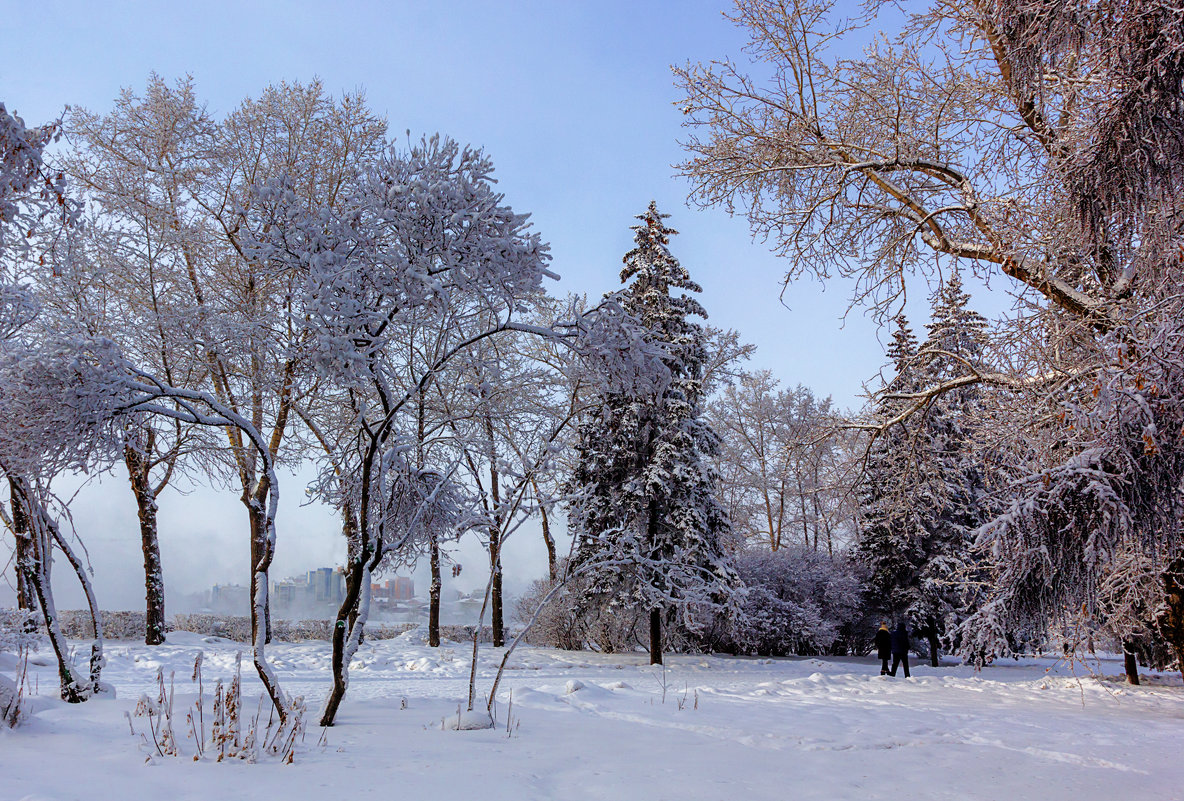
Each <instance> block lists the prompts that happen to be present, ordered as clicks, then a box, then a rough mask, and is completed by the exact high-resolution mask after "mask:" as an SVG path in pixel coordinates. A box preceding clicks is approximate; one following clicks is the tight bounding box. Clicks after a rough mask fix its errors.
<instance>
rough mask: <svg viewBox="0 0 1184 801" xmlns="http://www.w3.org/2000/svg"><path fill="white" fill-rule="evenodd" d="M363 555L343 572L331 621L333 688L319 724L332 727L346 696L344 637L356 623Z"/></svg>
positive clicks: (351, 562)
mask: <svg viewBox="0 0 1184 801" xmlns="http://www.w3.org/2000/svg"><path fill="white" fill-rule="evenodd" d="M365 568H366V560H365V554H358V555H357V558H354V559H351V560H350V562H349V566H348V568H347V570H346V575H345V598H344V599H343V600H342V602H341V606H340V607H338V609H337V619H336V620H335V621H334V623H333V656H332V659H331V665H332V670H333V687H332V689H330V690H329V697H328V698H326V699H325V706H324V709H322V710H321V725H322V726H332V725H333V721H334V720H335V719H336V717H337V708H338V707H339V706H341V699H343V698H345V690H346V687H347V686H348V684H349V677H348V674H347V670H348V668H349V665H348V664H347V661H346V648H345V644H346V639H347V637H348V635H349V634H350V633H351V632H352V631H353V629H354V627H355V626H356V625H357V611H358V599H359V598H360V597H361V594H362V584H363V582H364V581H365V582H368V581H369V579H368V576H367V571H366V569H365Z"/></svg>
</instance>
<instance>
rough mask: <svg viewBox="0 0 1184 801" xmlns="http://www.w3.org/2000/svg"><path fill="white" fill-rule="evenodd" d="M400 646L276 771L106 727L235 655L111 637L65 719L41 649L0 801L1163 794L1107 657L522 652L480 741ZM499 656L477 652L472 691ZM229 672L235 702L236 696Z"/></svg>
mask: <svg viewBox="0 0 1184 801" xmlns="http://www.w3.org/2000/svg"><path fill="white" fill-rule="evenodd" d="M417 635H418V633H417V632H411V633H409V634H408V635H404V636H403V637H400V638H398V639H395V640H386V641H374V642H369V643H367V644H365V645H364V646H363V647H362V648H361V650H360V651H359V653H358V656H357V659H356V660H355V663H354V666H353V671H352V679H351V684H350V688H349V694H348V695H347V697H346V700H345V703H344V704H343V706H342V709H341V713H340V715H339V718H338V725H337V726H335V727H334V728H332V729H330V730H328V732H327V733H326V734H325V736H324V738H323V742H318V741H319V740H320V739H321V730H320V729H318V728H317V727H316V726H315V719H313V720H310V727H309V731H308V735H307V737H306V739H305V742H304V744H303V746H302V747H301V748H300V749H299V750H298V752H297V754H296V761H295V763H294V764H292V765H282V764H277V763H275V762H263V763H260V764H254V765H251V764H245V763H242V762H237V761H236V762H232V763H222V764H216V763H213V762H209V761H203V762H194V761H192V760H191V759H188V758H187V759H177V758H170V759H161V758H159V757H157V758H154V759H153V760H152V761H151V764H149V763H146V760H145V757H146V754H147V752H148V751H147V750H146V749H144V748H143V747H142V746H141V745H140V744H139V741H138V740H137V739H136V738H133V737H132V736H131V735H130V733H129V730H128V722H127V721H126V720H124V718H123V715H124V712H125V711H130V710H132V709H133V708H134V707H135V705H136V701H137V699H138V697H139V695H140V694H141V693H143V692H148V691H151V689H152V687H153V685H154V683H155V678H156V673H157V669H158V667H160V666H162V665H163V666H164V668H165V672H166V675H167V674H168V672H169V671H175V672H176V686H177V704H176V705H177V707H178V708H183V707H184V706H185V705H186V704H188V703H190V702H191V701H192V700H193V698H194V697H195V696H194V694H193V692H192V691H191V689H190V687H191V685H190V681H189V677H190V674H191V673H192V669H193V661H194V658H195V656H196V654H197V652H198V651H199V650H200V651H204V653H205V657H204V658H205V663H204V664H205V677H206V681H207V685H206V691H207V693H208V692H209V687H210V686H211V685H212V683H213V680H214V679H216V678H217V677H220V676H221V677H229V675H230V674H231V672H232V670H233V664H234V655H235V653H236V651H238V650H240V649H241V648H242V646H240V645H238V644H236V643H232V642H229V641H226V640H219V639H217V638H206V637H199V636H197V635H193V634H188V633H185V632H173V633H171V634H170V635H169V642H168V644H167V645H164V646H159V647H155V648H149V647H147V646H144V645H142V644H135V643H130V642H116V643H111V644H109V647H108V665H107V668H106V670H105V671H104V674H103V676H104V678H105V679H106V680H107V681H109V682H111V683H112V684H113V685H114V686H115V688H116V690H117V698H116V699H115V700H96V701H91V702H88V703H86V704H82V705H78V706H69V705H66V704H63V703H61V702H59V701H56V700H54V699H53V696H54V694H55V689H56V677H55V669H54V667H53V665H52V663H51V661H50V659H49V658H48V657H49V656H50V655H49V654H47V653H45V652H42V653H41V654H39V655H37V656H38V658H37V661H38V662H40V663H42V664H39V665H34V666H33V667H32V675H33V677H34V680H35V682H36V684H37V685H38V688H39V692H40V694H41V697H38V698H35V699H33V705H34V707H35V708H36V710H37V711H36V712H35V714H34V715H33V716H32V717H31V718H30V719H29V720H28V721H27V722H26V724H25V725H24V726H22V727H21V728H19V729H17V730H15V731H0V801H68V800H69V799H87V801H92V800H94V799H120V801H122V800H123V799H162V800H163V799H169V800H170V801H171V800H172V799H211V800H212V799H216V800H217V801H222V800H223V799H238V798H270V799H283V800H284V801H303V799H317V801H331V800H332V799H339V798H350V799H354V798H357V799H370V798H373V799H390V798H405V799H417V800H418V799H453V798H456V799H462V798H463V799H483V800H484V799H490V800H492V799H565V800H566V799H612V800H613V801H628V800H630V799H644V800H645V801H658V800H659V799H679V800H680V801H683V800H685V799H733V798H734V799H744V800H745V801H748V800H749V799H765V798H768V799H794V801H798V800H799V799H828V800H832V801H833V800H834V799H878V798H883V799H887V798H892V799H920V798H924V799H943V801H944V800H945V799H967V798H969V799H1041V801H1055V800H1056V799H1074V800H1075V801H1080V799H1156V800H1157V801H1170V799H1184V758H1182V757H1181V743H1182V742H1184V688H1182V687H1181V683H1180V678H1179V676H1178V675H1176V676H1173V675H1166V676H1156V677H1152V678H1151V680H1150V681H1149V682H1148V683H1147V684H1146V685H1145V686H1141V687H1127V686H1125V685H1124V684H1122V683H1121V681H1120V680H1119V676H1118V674H1119V673H1120V671H1121V663H1120V662H1117V661H1109V660H1102V661H1100V662H1092V663H1090V664H1081V663H1078V664H1077V665H1076V666H1071V665H1068V664H1066V663H1064V662H1060V663H1058V662H1054V661H1053V660H1030V661H1023V662H1014V661H1007V662H1004V663H1001V664H999V665H997V666H992V667H990V668H988V669H986V670H984V671H983V672H981V673H975V672H974V671H972V670H970V669H969V668H964V667H954V666H950V667H941V668H937V669H933V668H929V667H924V666H918V667H915V668H914V671H913V678H912V679H909V680H905V679H903V678H900V677H898V678H895V679H893V678H888V677H881V676H880V675H878V674H879V663H878V662H873V661H872V660H870V659H868V660H860V659H848V660H842V659H838V660H833V659H825V660H824V659H778V660H767V659H749V658H730V657H721V656H709V657H704V656H678V655H676V656H671V657H669V660H668V665H667V667H666V670H665V671H664V672H663V671H662V670H661V669H656V668H653V667H650V666H649V665H647V664H645V662H646V659H645V657H644V655H642V654H629V655H612V656H609V655H600V654H592V653H573V652H565V651H554V650H548V649H538V648H522V649H519V650H518V651H516V652H515V654H514V656H513V658H512V660H511V663H510V668H511V669H509V670H508V671H507V676H506V679H505V680H504V683H503V685H502V688H501V690H500V691H499V704H498V708H499V718H500V720H501V725H499V727H498V728H497V729H494V730H483V731H459V732H458V731H446V730H442V729H441V719H442V718H444V717H446V716H448V715H452V716H453V717H455V715H456V711H457V707H458V704H460V703H461V701H462V699H463V698H464V696H465V693H466V687H467V677H468V659H467V657H468V653H469V651H468V649H469V646H468V645H466V644H457V643H451V644H446V645H445V647H443V648H440V649H431V648H428V647H426V645H424V643H423V642H422V640H421V639H419V638H418V636H417ZM79 645H80V646H81V645H82V644H79ZM81 650H83V649H82V648H81V647H80V651H81ZM270 653H271V655H272V657H273V659H274V663H275V666H276V668H277V670H278V672H279V675H280V677H281V679H282V681H283V683H284V687H285V689H286V690H287V691H288V692H290V693H293V694H304V695H305V696H306V697H307V698H308V699H309V701H310V707H312V708H313V711H315V707H316V705H317V703H318V702H319V700H320V699H321V698H322V697H323V696H324V693H325V691H326V689H327V687H328V684H329V674H328V666H329V650H328V646H327V644H325V643H323V642H313V643H301V644H276V645H274V646H272V648H271V650H270ZM499 659H500V651H497V650H494V649H490V648H487V647H486V648H484V649H483V651H482V657H481V661H480V671H479V679H478V681H479V687H480V688H481V689H482V690H484V691H487V690H488V688H489V686H490V682H491V679H492V676H493V672H494V669H495V667H496V661H497V660H499ZM244 663H245V665H244V678H246V679H250V680H248V681H246V682H245V683H244V684H245V688H244V692H245V693H246V694H247V695H253V696H255V697H257V696H258V694H259V690H260V687H259V685H258V682H257V681H256V680H254V679H253V676H248V675H247V673H248V670H247V666H249V659H246V658H244ZM0 670H3V671H5V672H8V671H9V670H10V665H8V664H0ZM1091 672H1092V673H1093V674H1094V675H1092V676H1091ZM1098 676H1101V677H1102V678H1101V680H1099V679H1098V678H1097V677H1098ZM663 684H664V685H665V689H663ZM511 691H512V692H513V706H512V714H511V719H512V722H513V725H512V727H511V730H510V734H509V736H507V732H506V729H505V726H504V721H505V717H506V707H507V701H508V700H509V695H510V692H511ZM247 706H248V707H253V704H251V703H248V704H247ZM183 717H184V716H183V713H182V715H181V718H182V721H183ZM310 718H315V716H314V715H310ZM139 722H140V721H137V723H139ZM182 747H183V748H184V749H185V750H186V751H187V752H188V753H190V754H191V753H192V746H191V745H189V744H187V743H186V744H183V746H182Z"/></svg>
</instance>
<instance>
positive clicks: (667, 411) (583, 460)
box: [569, 203, 739, 664]
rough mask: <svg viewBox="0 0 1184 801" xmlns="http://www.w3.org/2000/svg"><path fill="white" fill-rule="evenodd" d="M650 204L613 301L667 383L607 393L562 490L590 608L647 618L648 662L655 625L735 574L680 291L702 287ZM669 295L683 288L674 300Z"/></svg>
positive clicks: (699, 354) (690, 609)
mask: <svg viewBox="0 0 1184 801" xmlns="http://www.w3.org/2000/svg"><path fill="white" fill-rule="evenodd" d="M667 216H668V215H665V214H661V213H659V212H658V210H657V207H656V205H655V204H654V203H650V206H649V209H648V211H647V212H646V213H645V214H643V215H640V216H639V217H638V219H639V220H641V224H640V225H636V226H634V228H633V230H634V231H635V232H636V234H635V237H634V241H635V244H636V247H634V248H633V250H631V251H629V252H628V253H627V254H626V255H625V257H624V263H625V267H624V269H622V270H621V281H622V283H624V284H626V285H627V286H626V289H625V290H624V291H623V293H622V297H621V303H622V306H623V307H624V309H625V310H626V311H627V312H629V313H630V314H632V315H633V316H634V317H636V318H637V319H638V320H639V321H640V322H641V324H642V326H643V327H644V328H645V329H646V331H647V332H648V334H647V337H648V339H649V341H650V342H651V343H652V344H654V345H657V346H658V347H660V348H662V349H663V351H664V352H665V353H666V355H665V356H664V358H663V362H664V363H665V365H666V367H667V369H668V370H669V372H670V378H669V382H668V383H667V384H666V386H665V388H664V389H663V390H662V391H661V392H660V393H659V394H657V395H656V396H654V397H650V398H644V399H643V398H635V397H630V396H626V395H619V394H605V395H603V396H602V397H601V398H600V402H599V404H598V409H597V411H596V413H594V414H593V415H592V417H591V419H589V420H588V421H587V422H586V423H585V424H584V425H583V426H582V427H581V429H580V437H579V445H578V455H579V458H578V460H577V465H576V468H575V470H574V472H573V475H572V478H571V480H570V482H569V488H570V489H571V490H573V491H575V492H576V493H577V499H576V500H575V501H573V503H572V504H571V507H570V510H569V511H570V515H569V523H570V526H571V529H572V531H573V533H574V535H575V536H576V537H577V538H578V539H577V552H576V566H577V569H579V567H580V566H581V565H583V566H585V568H586V569H587V570H589V572H590V574H591V575H590V580H589V581H588V582H587V584H588V587H589V594H590V595H591V597H590V598H588V599H586V600H588V601H591V602H593V603H599V604H607V605H609V606H610V607H619V608H627V609H633V610H639V611H643V612H648V615H649V620H650V661H651V663H652V664H660V663H661V661H662V628H663V623H664V622H666V623H668V622H669V621H671V620H672V619H674V618H675V616H676V615H677V616H680V618H681V622H682V624H683V625H686V626H688V627H689V628H695V627H696V619H697V617H701V616H702V615H703V614H704V613H708V612H712V611H715V610H718V609H719V608H720V607H721V606H727V605H729V604H730V601H731V597H732V591H733V589H734V588H735V587H736V586H737V585H738V583H739V579H738V577H737V575H736V573H735V571H734V570H733V568H732V566H731V564H730V562H729V560H728V559H727V557H726V556H725V554H724V553H723V550H722V547H721V543H722V542H723V540H724V538H725V535H726V534H727V532H728V529H729V522H728V518H727V514H726V513H725V511H724V509H723V506H722V505H721V504H720V502H719V500H718V497H717V488H718V476H717V475H716V471H715V468H714V466H713V460H712V457H713V456H714V454H715V453H716V451H717V449H718V447H719V439H718V437H717V436H716V434H715V433H714V432H713V431H712V430H711V428H710V426H709V425H708V424H707V422H706V421H705V419H704V417H703V413H702V409H701V401H702V379H703V365H704V363H705V361H706V356H707V353H706V348H705V345H704V332H703V328H702V326H700V325H699V324H698V323H696V322H694V321H692V320H690V319H688V318H690V317H702V318H705V317H706V316H707V314H706V312H705V311H704V310H703V307H702V306H701V305H700V304H699V302H698V301H697V300H695V299H694V298H693V297H691V296H690V295H688V294H686V293H688V292H693V293H698V292H701V291H702V290H701V289H700V287H699V285H698V284H696V283H695V282H694V281H692V280H691V277H690V275H689V274H688V273H687V271H686V270H685V269H684V268H683V267H682V266H681V265H680V264H679V262H678V260H677V259H676V258H674V256H673V255H672V254H671V253H670V249H669V241H670V236H671V235H672V234H675V233H677V232H676V231H674V230H672V229H670V228H667V227H666V225H665V224H664V223H663V219H665V218H666V217H667ZM678 290H682V292H680V293H678V294H674V293H675V292H677V291H678Z"/></svg>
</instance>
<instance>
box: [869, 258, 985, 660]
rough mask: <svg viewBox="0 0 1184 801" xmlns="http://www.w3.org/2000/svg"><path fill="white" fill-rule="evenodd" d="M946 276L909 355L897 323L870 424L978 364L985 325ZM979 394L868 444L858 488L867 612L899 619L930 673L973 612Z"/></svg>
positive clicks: (956, 279) (901, 323) (947, 398)
mask: <svg viewBox="0 0 1184 801" xmlns="http://www.w3.org/2000/svg"><path fill="white" fill-rule="evenodd" d="M969 300H970V297H969V295H967V294H966V292H965V291H964V290H963V289H962V282H961V277H960V276H959V275H958V273H956V272H955V273H954V274H953V275H952V276H951V277H950V278H949V280H947V281H946V282H945V283H944V284H943V285H942V287H941V288H940V289H939V290H938V292H937V293H935V295H934V297H933V299H932V303H933V306H932V312H931V322H930V323H929V325H928V326H927V328H928V337H927V338H926V341H925V343H924V344H922V345H921V346H920V347H919V348H917V347H916V340H915V339H914V338H913V337H912V334H911V332H910V331H909V330H908V327H907V321H906V320H904V318H903V316H902V317H899V318H898V328H897V332H896V335H895V337H894V340H893V343H892V346H891V347H890V348H889V356H890V358H891V359H892V361H893V364H894V366H895V368H896V375H895V377H894V378H893V379H892V381H891V382H889V383H888V385H887V386H886V387H885V390H884V391H883V392H882V393H881V396H880V401H879V407H878V409H877V416H878V417H880V419H890V418H891V417H892V416H894V415H895V414H896V413H897V412H899V411H900V404H901V401H900V400H899V399H898V398H897V397H895V396H896V395H898V394H899V393H908V392H916V391H917V390H919V389H921V388H923V387H928V386H934V385H936V384H939V383H940V382H942V381H946V380H949V379H951V378H955V377H957V376H961V375H965V374H966V373H967V372H968V371H969V370H972V369H977V368H978V367H980V366H981V364H982V357H983V343H984V342H985V332H986V321H985V320H984V319H983V317H982V316H981V315H979V314H978V313H977V312H975V311H973V310H972V309H970V308H969ZM980 404H981V395H980V390H979V389H978V388H977V387H974V386H970V387H965V388H959V389H956V390H953V391H950V392H946V393H944V394H942V395H940V396H938V397H937V398H935V399H934V401H933V402H932V403H930V404H929V405H928V407H927V408H926V409H925V410H924V412H923V413H922V414H920V415H917V416H915V417H914V418H913V419H912V420H910V421H909V422H908V423H907V424H905V425H899V426H894V427H893V428H892V429H889V430H888V431H887V432H885V433H884V434H882V435H881V436H880V437H879V438H878V439H877V441H876V443H874V444H873V447H872V450H871V452H870V454H869V460H868V469H867V473H866V477H865V481H864V487H863V498H862V502H863V513H864V528H863V531H862V533H861V536H860V542H859V546H858V553H859V555H860V557H861V559H862V560H863V561H864V563H865V564H866V565H867V566H868V568H869V570H870V572H871V576H870V580H869V583H868V598H869V601H870V602H871V605H872V607H873V608H875V609H876V610H878V611H880V612H882V613H884V614H887V615H892V616H900V617H904V618H907V619H908V621H909V622H910V625H911V627H912V628H913V630H914V631H915V632H916V633H917V634H918V635H920V636H923V637H925V638H926V639H927V640H928V641H929V649H930V659H931V661H932V663H933V664H934V665H935V666H936V664H937V653H938V646H939V640H940V639H941V638H942V637H943V636H946V635H947V634H948V633H950V632H953V631H954V630H955V628H956V626H957V625H958V624H959V623H960V622H961V621H962V620H963V619H965V617H966V616H967V615H968V614H970V613H972V612H973V611H974V608H975V607H976V605H977V603H978V601H979V598H978V593H977V592H976V591H975V590H974V586H975V582H974V581H973V580H972V579H973V574H974V573H975V565H974V562H973V559H972V557H971V550H972V544H973V535H974V531H975V530H976V529H977V528H978V527H979V526H980V525H982V523H983V522H985V520H986V519H987V511H988V509H987V502H986V479H985V476H984V471H983V468H982V467H981V465H980V463H979V461H978V459H977V455H976V454H975V453H974V451H973V447H972V446H973V437H972V435H973V426H974V424H975V420H976V411H977V409H978V407H979V405H980Z"/></svg>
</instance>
